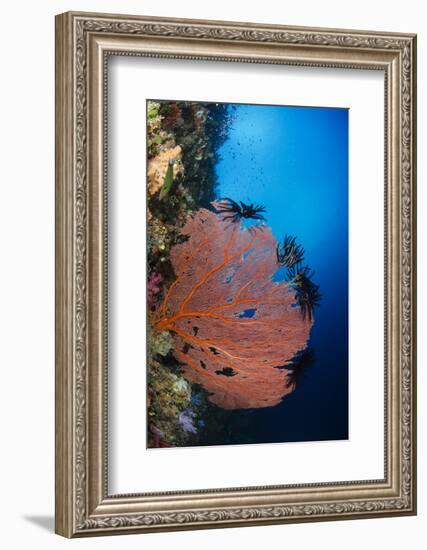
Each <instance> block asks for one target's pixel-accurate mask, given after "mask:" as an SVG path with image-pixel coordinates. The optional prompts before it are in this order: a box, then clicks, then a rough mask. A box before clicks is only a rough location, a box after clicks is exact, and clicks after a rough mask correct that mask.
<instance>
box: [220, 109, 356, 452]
mask: <svg viewBox="0 0 427 550" xmlns="http://www.w3.org/2000/svg"><path fill="white" fill-rule="evenodd" d="M229 109H230V112H231V113H232V115H233V121H232V123H231V125H230V127H229V133H228V138H227V140H226V141H225V143H224V144H223V145H222V146H221V148H220V150H219V153H220V156H221V160H220V161H219V163H218V164H217V167H216V174H217V178H218V189H217V194H218V197H230V198H232V199H234V200H242V201H243V202H245V203H257V204H261V205H263V206H265V208H266V214H265V217H266V224H267V225H268V226H270V227H271V229H272V231H273V234H274V235H275V236H276V238H277V239H278V241H279V242H280V241H281V240H282V239H283V237H284V236H285V235H286V234H289V235H292V236H296V237H297V241H298V243H300V244H301V245H302V246H303V247H304V249H305V263H306V264H308V265H309V266H310V267H311V268H312V269H313V270H314V272H315V275H314V276H313V281H314V282H315V283H316V284H318V285H320V293H321V295H322V298H321V302H320V306H319V307H317V308H316V309H315V312H314V316H315V323H314V326H313V329H312V332H311V336H310V341H309V345H308V346H309V348H310V349H311V350H312V351H313V355H312V362H311V366H310V367H309V368H307V369H306V370H305V372H303V373H302V378H301V380H300V381H299V383H298V385H297V388H296V390H295V391H294V392H293V393H292V394H290V395H288V396H286V397H285V398H284V400H283V401H282V403H281V404H280V405H278V406H276V407H270V408H265V409H253V410H248V411H236V412H235V413H230V414H229V415H228V416H227V417H226V418H225V419H224V420H225V421H226V422H227V423H228V426H227V427H226V428H227V430H226V431H227V433H229V439H228V442H229V443H239V442H242V443H245V442H286V441H313V440H336V439H347V438H348V110H346V109H337V108H318V107H315V108H312V107H288V106H266V105H240V104H239V105H231V106H229Z"/></svg>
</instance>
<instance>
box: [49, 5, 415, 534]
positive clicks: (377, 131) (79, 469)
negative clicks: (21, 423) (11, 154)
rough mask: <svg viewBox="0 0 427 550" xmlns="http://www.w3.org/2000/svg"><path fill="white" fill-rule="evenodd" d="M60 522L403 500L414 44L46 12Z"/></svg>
mask: <svg viewBox="0 0 427 550" xmlns="http://www.w3.org/2000/svg"><path fill="white" fill-rule="evenodd" d="M56 69H57V73H56V102H57V103H56V121H57V125H56V129H57V131H56V151H57V154H56V160H57V164H56V235H57V241H56V319H57V322H56V350H57V353H56V531H57V533H59V534H61V535H63V536H66V537H78V536H90V535H105V534H120V533H122V534H124V533H134V532H147V531H162V530H177V529H198V528H208V527H212V528H213V527H227V526H239V525H245V526H248V525H260V524H272V523H287V522H297V521H317V520H332V519H351V518H360V517H364V518H368V517H381V516H392V515H396V516H397V515H408V514H415V513H416V461H415V459H416V431H415V410H416V407H415V397H416V394H415V374H416V373H415V359H416V358H415V353H416V340H415V313H416V312H415V303H416V301H415V290H416V273H415V267H416V262H415V251H416V235H415V204H416V202H415V170H416V166H415V160H416V159H415V114H416V104H415V101H416V95H415V86H416V37H415V36H414V35H411V34H401V33H383V32H381V33H378V32H367V31H346V30H331V29H307V28H297V27H284V26H276V25H274V26H272V25H257V24H252V23H251V24H249V23H235V22H233V23H231V22H218V21H195V20H178V19H164V18H152V17H137V16H122V15H106V14H88V13H65V14H62V15H59V16H57V18H56Z"/></svg>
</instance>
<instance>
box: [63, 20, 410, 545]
mask: <svg viewBox="0 0 427 550" xmlns="http://www.w3.org/2000/svg"><path fill="white" fill-rule="evenodd" d="M112 55H116V56H142V57H151V58H162V57H167V58H172V59H174V58H180V59H192V60H201V61H204V62H206V63H210V62H212V61H230V62H245V63H252V64H256V63H269V64H272V65H280V64H284V65H297V66H301V67H305V66H306V67H319V68H322V67H325V68H328V67H329V68H331V67H337V68H347V69H349V70H352V69H367V70H376V71H378V70H379V71H383V72H384V78H385V97H384V120H385V140H384V163H385V203H386V204H385V288H386V292H385V311H384V315H385V358H386V360H385V368H384V386H385V390H384V391H385V410H384V416H385V426H384V440H385V448H384V478H383V479H368V480H366V481H352V480H348V481H346V482H327V483H325V482H323V483H304V484H297V485H280V486H277V485H269V486H259V487H242V488H238V489H234V488H233V489H213V490H207V489H200V490H196V491H167V492H159V493H144V494H138V493H135V494H126V495H111V494H109V492H108V452H107V451H108V445H107V439H108V430H107V417H108V402H107V382H108V378H107V369H106V359H107V354H108V349H107V348H108V341H107V338H106V324H107V314H106V293H107V287H106V277H105V271H106V264H107V247H106V236H107V235H106V231H107V226H106V209H105V208H106V206H105V205H106V189H107V188H106V178H107V163H106V155H107V130H106V122H107V121H106V118H107V95H108V94H107V69H106V67H107V60H108V58H109V56H112ZM415 179H416V36H415V35H412V34H401V33H384V32H366V31H349V30H332V29H312V28H303V27H285V26H278V25H265V24H263V25H258V24H252V23H235V22H222V21H197V20H179V19H165V18H153V17H137V16H124V15H108V14H90V13H74V12H68V13H65V14H61V15H58V16H57V18H56V509H55V518H56V519H55V521H56V532H57V533H58V534H60V535H62V536H65V537H82V536H92V535H107V534H124V533H135V532H141V533H142V532H153V531H171V530H180V529H202V528H215V527H216V528H218V527H231V526H250V525H266V524H277V523H289V522H303V521H322V520H338V519H352V518H374V517H384V516H400V515H413V514H415V513H416V370H415V367H416V210H415V209H416V188H415ZM367 200H369V198H368V197H367Z"/></svg>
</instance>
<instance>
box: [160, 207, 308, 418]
mask: <svg viewBox="0 0 427 550" xmlns="http://www.w3.org/2000/svg"><path fill="white" fill-rule="evenodd" d="M181 232H182V234H183V235H185V236H187V237H188V239H187V240H186V241H185V242H183V243H181V244H177V245H176V246H174V247H173V249H172V251H171V261H172V265H173V267H174V270H175V274H176V280H175V281H174V282H173V283H172V285H171V286H170V287H169V289H168V291H167V293H166V295H165V298H164V300H163V303H162V304H160V305H159V307H158V309H157V311H156V313H155V328H156V329H157V330H162V331H164V330H168V331H171V332H172V334H173V335H174V340H175V350H174V354H175V356H176V358H177V359H178V361H179V362H180V363H181V364H182V369H183V373H184V375H185V376H186V377H187V378H188V379H189V380H191V381H193V382H196V383H199V384H201V385H202V386H203V387H204V388H205V389H206V390H207V391H208V392H209V394H210V395H209V399H210V400H211V401H212V402H213V403H215V404H216V405H218V406H220V407H222V408H225V409H239V408H260V407H270V406H274V405H276V404H278V403H279V402H280V401H281V399H282V398H283V396H284V395H286V394H288V393H291V391H293V387H294V386H293V385H292V384H289V380H288V375H289V370H287V369H286V368H276V367H280V366H284V365H286V364H288V363H289V362H290V361H291V360H292V358H293V357H294V355H295V354H296V353H297V352H298V351H300V350H302V349H304V348H305V347H306V345H307V340H308V337H309V334H310V329H311V326H312V321H311V320H308V319H307V320H304V319H302V317H301V314H300V311H299V308H298V307H297V305H296V303H295V296H294V291H293V290H292V289H291V288H289V286H288V285H287V284H286V282H275V281H273V275H274V273H275V272H276V270H277V263H276V247H277V242H276V239H275V238H274V236H273V235H272V233H271V231H270V229H269V228H264V230H263V231H255V232H250V231H248V230H247V229H243V228H242V226H241V225H240V224H232V225H231V226H230V225H229V224H225V223H224V222H223V221H222V220H221V217H220V216H218V215H216V214H214V213H213V212H210V211H208V210H205V209H200V210H199V211H198V212H197V213H196V214H195V215H194V217H190V218H189V219H188V221H187V223H186V225H185V226H184V227H183V229H182V230H181Z"/></svg>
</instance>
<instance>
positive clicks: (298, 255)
mask: <svg viewBox="0 0 427 550" xmlns="http://www.w3.org/2000/svg"><path fill="white" fill-rule="evenodd" d="M304 254H305V250H304V248H303V247H302V246H301V245H300V244H297V243H296V237H291V236H290V235H285V238H284V240H283V244H281V245H277V249H276V256H277V262H278V263H279V264H280V265H281V266H284V267H287V268H288V269H291V268H293V267H294V266H295V265H297V264H301V263H302V262H303V260H304Z"/></svg>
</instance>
